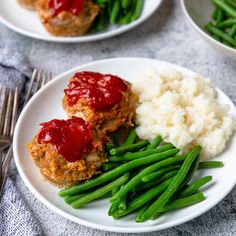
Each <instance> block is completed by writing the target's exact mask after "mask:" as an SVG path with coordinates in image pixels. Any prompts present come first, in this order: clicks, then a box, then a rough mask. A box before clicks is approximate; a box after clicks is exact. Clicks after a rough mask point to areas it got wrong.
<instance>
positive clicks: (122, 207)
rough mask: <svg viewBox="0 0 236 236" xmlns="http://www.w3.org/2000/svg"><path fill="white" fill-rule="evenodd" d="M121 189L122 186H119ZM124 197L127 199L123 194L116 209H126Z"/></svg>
mask: <svg viewBox="0 0 236 236" xmlns="http://www.w3.org/2000/svg"><path fill="white" fill-rule="evenodd" d="M123 187H124V185H122V186H121V189H122V188H123ZM126 197H127V195H126V194H125V195H124V196H123V197H122V198H120V201H119V205H118V209H120V210H125V209H126Z"/></svg>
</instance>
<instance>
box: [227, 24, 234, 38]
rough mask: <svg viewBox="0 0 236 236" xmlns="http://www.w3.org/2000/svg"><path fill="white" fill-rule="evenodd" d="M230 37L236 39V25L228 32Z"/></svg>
mask: <svg viewBox="0 0 236 236" xmlns="http://www.w3.org/2000/svg"><path fill="white" fill-rule="evenodd" d="M228 35H229V36H230V37H232V38H233V37H235V35H236V24H235V25H233V26H232V28H231V29H230V31H229V32H228Z"/></svg>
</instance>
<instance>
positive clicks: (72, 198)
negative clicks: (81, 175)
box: [64, 193, 87, 204]
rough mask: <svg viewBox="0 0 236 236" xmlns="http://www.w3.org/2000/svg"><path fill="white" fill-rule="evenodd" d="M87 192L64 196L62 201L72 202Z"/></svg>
mask: <svg viewBox="0 0 236 236" xmlns="http://www.w3.org/2000/svg"><path fill="white" fill-rule="evenodd" d="M86 194H87V193H83V194H78V195H75V196H66V197H65V198H64V201H65V203H67V204H71V203H72V202H74V201H76V200H78V199H79V198H81V197H83V196H85V195H86Z"/></svg>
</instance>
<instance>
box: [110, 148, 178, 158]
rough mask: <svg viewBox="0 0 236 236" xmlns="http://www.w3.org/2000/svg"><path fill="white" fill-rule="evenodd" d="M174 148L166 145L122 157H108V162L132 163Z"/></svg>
mask: <svg viewBox="0 0 236 236" xmlns="http://www.w3.org/2000/svg"><path fill="white" fill-rule="evenodd" d="M172 148H174V146H173V145H172V144H166V145H164V146H162V147H159V148H157V149H152V150H145V151H141V152H140V151H139V152H133V153H126V154H124V155H123V156H110V157H109V161H111V162H123V161H132V160H135V159H138V158H141V157H145V156H150V155H153V154H157V153H161V152H164V151H167V150H170V149H172Z"/></svg>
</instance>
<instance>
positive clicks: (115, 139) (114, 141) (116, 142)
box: [111, 134, 119, 147]
mask: <svg viewBox="0 0 236 236" xmlns="http://www.w3.org/2000/svg"><path fill="white" fill-rule="evenodd" d="M111 140H112V143H113V144H114V146H115V147H119V142H118V139H117V137H116V135H115V134H114V135H112V137H111Z"/></svg>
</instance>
